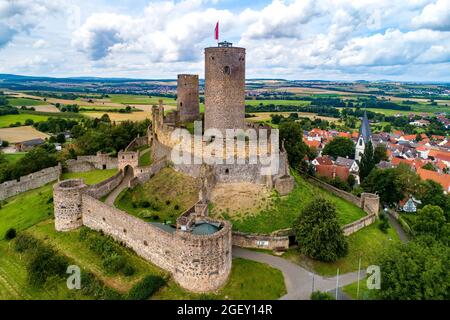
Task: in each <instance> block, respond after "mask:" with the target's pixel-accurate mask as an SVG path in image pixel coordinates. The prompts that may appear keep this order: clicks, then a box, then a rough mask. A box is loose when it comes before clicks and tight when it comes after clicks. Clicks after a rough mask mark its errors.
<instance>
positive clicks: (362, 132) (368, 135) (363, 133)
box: [355, 111, 372, 161]
mask: <svg viewBox="0 0 450 320" xmlns="http://www.w3.org/2000/svg"><path fill="white" fill-rule="evenodd" d="M371 140H372V132H371V131H370V124H369V119H367V113H366V111H364V116H363V119H362V123H361V128H360V129H359V136H358V140H357V142H356V148H355V160H358V161H361V156H362V154H363V153H364V148H365V147H366V144H367V143H368V142H369V141H371Z"/></svg>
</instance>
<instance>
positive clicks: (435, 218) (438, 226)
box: [413, 204, 450, 243]
mask: <svg viewBox="0 0 450 320" xmlns="http://www.w3.org/2000/svg"><path fill="white" fill-rule="evenodd" d="M413 230H414V234H415V235H416V236H429V237H432V238H434V239H435V240H437V241H443V242H444V243H448V241H449V240H450V223H448V222H447V219H446V218H445V215H444V211H442V209H441V208H440V207H438V206H433V205H431V204H427V205H426V206H425V207H423V208H422V209H420V210H419V211H418V212H417V216H416V219H415V220H414V224H413Z"/></svg>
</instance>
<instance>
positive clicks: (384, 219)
mask: <svg viewBox="0 0 450 320" xmlns="http://www.w3.org/2000/svg"><path fill="white" fill-rule="evenodd" d="M389 227H390V226H389V221H388V219H387V217H386V216H385V215H384V214H380V223H379V224H378V229H380V230H381V231H382V232H384V233H387V230H388V229H389Z"/></svg>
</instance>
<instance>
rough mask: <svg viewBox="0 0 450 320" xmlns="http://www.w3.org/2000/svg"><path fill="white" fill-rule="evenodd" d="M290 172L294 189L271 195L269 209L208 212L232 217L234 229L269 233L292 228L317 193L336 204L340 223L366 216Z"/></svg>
mask: <svg viewBox="0 0 450 320" xmlns="http://www.w3.org/2000/svg"><path fill="white" fill-rule="evenodd" d="M293 174H294V177H295V180H296V186H295V188H294V190H293V191H292V192H291V193H290V194H289V195H287V196H284V197H279V196H278V195H273V196H272V199H271V202H272V204H271V205H270V206H269V207H268V208H265V209H262V210H261V211H259V212H257V213H252V214H246V212H240V213H237V214H236V213H235V214H233V215H231V214H227V213H226V212H225V213H224V212H221V213H220V214H218V213H217V212H216V210H215V208H214V207H213V208H212V210H211V215H212V216H216V217H222V218H225V219H228V220H231V221H232V223H233V229H235V230H239V231H243V232H254V233H271V232H273V231H275V230H280V229H285V228H290V227H292V223H293V222H294V220H295V219H296V218H297V217H298V215H299V214H300V211H301V209H302V208H303V207H304V206H305V205H306V203H308V201H311V200H313V199H314V197H315V196H318V195H321V196H323V197H325V198H326V199H329V200H331V201H332V202H333V203H334V204H335V205H336V209H337V213H338V219H339V223H340V224H341V225H345V224H348V223H350V222H353V221H355V220H358V219H359V218H362V217H364V216H365V215H366V213H365V212H364V211H363V210H362V209H361V208H359V207H357V206H356V205H354V204H353V203H350V202H348V201H346V200H344V199H342V198H339V197H337V196H335V195H333V194H331V193H330V192H328V191H325V190H324V189H321V188H319V187H317V186H314V185H312V184H311V183H309V182H307V181H305V180H304V179H303V178H301V177H300V176H298V175H297V174H295V173H293Z"/></svg>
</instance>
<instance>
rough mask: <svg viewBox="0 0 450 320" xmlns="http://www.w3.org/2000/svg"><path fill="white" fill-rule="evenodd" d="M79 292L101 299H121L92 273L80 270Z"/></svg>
mask: <svg viewBox="0 0 450 320" xmlns="http://www.w3.org/2000/svg"><path fill="white" fill-rule="evenodd" d="M81 292H82V293H83V294H84V295H87V296H91V297H94V298H95V299H101V300H121V299H122V296H121V295H120V294H119V293H117V292H116V291H114V290H112V289H110V288H108V287H107V286H105V285H104V284H103V283H102V282H100V281H99V280H98V279H97V278H96V277H95V276H94V275H93V274H92V273H90V272H85V271H83V272H81Z"/></svg>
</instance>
